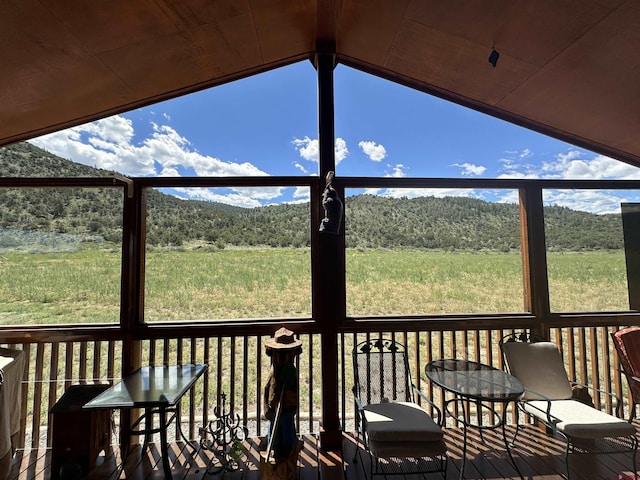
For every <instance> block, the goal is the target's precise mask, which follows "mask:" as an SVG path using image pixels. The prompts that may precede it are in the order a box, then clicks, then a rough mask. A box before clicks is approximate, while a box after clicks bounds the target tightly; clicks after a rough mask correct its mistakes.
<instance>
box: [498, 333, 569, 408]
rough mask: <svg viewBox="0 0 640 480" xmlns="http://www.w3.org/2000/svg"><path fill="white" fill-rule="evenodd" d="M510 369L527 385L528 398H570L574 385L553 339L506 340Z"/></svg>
mask: <svg viewBox="0 0 640 480" xmlns="http://www.w3.org/2000/svg"><path fill="white" fill-rule="evenodd" d="M502 351H503V352H504V355H505V358H506V360H507V364H508V365H509V372H510V373H511V374H512V375H513V376H514V377H516V378H517V379H518V380H520V382H521V383H522V384H523V385H524V387H525V389H529V390H533V392H531V391H527V390H525V394H524V399H525V400H532V399H533V400H539V399H541V398H543V397H541V396H540V395H536V394H535V393H534V392H537V393H540V394H542V395H544V396H545V397H547V398H550V399H552V400H565V399H569V398H571V384H570V383H569V378H568V377H567V371H566V370H565V369H564V363H563V362H562V356H561V355H560V351H559V350H558V347H556V346H555V345H554V344H553V343H551V342H537V343H524V342H505V343H503V344H502Z"/></svg>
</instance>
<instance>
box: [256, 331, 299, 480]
mask: <svg viewBox="0 0 640 480" xmlns="http://www.w3.org/2000/svg"><path fill="white" fill-rule="evenodd" d="M265 351H266V354H267V355H268V356H270V357H271V369H270V371H269V378H268V380H267V382H266V384H265V389H264V398H263V402H264V412H265V417H266V418H267V420H269V435H268V442H267V450H266V451H263V452H260V478H262V479H263V480H271V479H273V480H276V479H277V480H295V479H296V478H297V474H296V473H297V469H296V467H297V463H298V455H299V453H300V450H301V449H302V441H300V440H299V439H298V436H297V433H296V427H295V421H294V417H295V415H296V414H297V412H298V372H297V370H296V367H295V365H294V359H295V357H296V356H298V355H300V353H302V342H301V341H300V340H298V339H296V338H295V335H294V333H293V332H292V331H291V330H289V329H287V328H284V327H282V328H279V329H278V330H277V331H276V333H275V334H274V336H273V337H272V338H270V339H269V340H267V341H266V342H265Z"/></svg>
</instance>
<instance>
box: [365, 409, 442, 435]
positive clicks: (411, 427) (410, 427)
mask: <svg viewBox="0 0 640 480" xmlns="http://www.w3.org/2000/svg"><path fill="white" fill-rule="evenodd" d="M364 417H365V419H366V421H367V426H366V429H367V435H368V437H369V441H370V442H433V441H439V440H442V437H443V432H442V428H440V426H439V425H438V424H437V423H436V422H434V421H433V419H432V418H431V417H430V416H429V414H428V413H427V412H425V411H424V410H423V409H422V408H421V407H420V406H419V405H417V404H415V403H411V402H388V403H387V402H385V403H374V404H371V405H367V406H366V407H364Z"/></svg>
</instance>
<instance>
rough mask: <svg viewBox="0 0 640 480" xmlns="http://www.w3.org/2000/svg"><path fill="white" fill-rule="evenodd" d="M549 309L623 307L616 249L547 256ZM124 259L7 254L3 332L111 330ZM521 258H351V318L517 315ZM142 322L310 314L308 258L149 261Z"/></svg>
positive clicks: (154, 256)
mask: <svg viewBox="0 0 640 480" xmlns="http://www.w3.org/2000/svg"><path fill="white" fill-rule="evenodd" d="M548 263H549V285H550V291H551V294H550V297H551V305H552V309H553V310H555V311H605V310H626V309H628V297H627V285H626V271H625V261H624V254H623V252H601V253H551V254H549V260H548ZM120 267H121V259H120V253H119V252H118V251H115V250H84V251H78V252H73V253H42V254H28V253H5V254H3V255H2V256H0V323H1V324H5V325H10V324H13V325H16V324H59V323H76V322H91V323H94V322H117V321H118V315H119V293H120ZM522 284H523V282H522V262H521V258H520V256H519V255H517V254H497V253H496V254H489V253H483V254H473V253H446V252H401V251H356V250H350V251H348V252H347V304H348V307H347V309H348V314H349V315H402V314H425V313H426V314H431V313H433V314H441V313H495V312H523V311H524V306H523V293H522V291H523V290H522ZM145 312H146V320H147V321H150V322H156V321H167V320H203V319H233V318H261V317H266V318H270V317H283V316H284V317H300V316H303V317H307V316H310V315H311V262H310V252H309V250H307V249H251V250H240V249H224V250H217V249H212V250H207V249H195V250H185V251H153V252H150V253H149V254H148V255H147V281H146V287H145Z"/></svg>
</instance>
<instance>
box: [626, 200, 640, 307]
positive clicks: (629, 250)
mask: <svg viewBox="0 0 640 480" xmlns="http://www.w3.org/2000/svg"><path fill="white" fill-rule="evenodd" d="M621 208H622V230H623V233H624V255H625V260H626V265H627V288H628V290H629V308H630V309H631V310H640V204H639V203H622V204H621Z"/></svg>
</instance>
